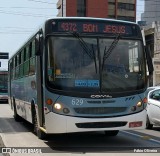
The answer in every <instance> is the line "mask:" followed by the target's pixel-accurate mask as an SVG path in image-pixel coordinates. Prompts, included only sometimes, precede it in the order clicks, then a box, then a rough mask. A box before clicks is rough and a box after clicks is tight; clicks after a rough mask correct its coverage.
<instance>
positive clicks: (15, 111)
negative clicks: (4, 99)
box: [13, 100, 22, 122]
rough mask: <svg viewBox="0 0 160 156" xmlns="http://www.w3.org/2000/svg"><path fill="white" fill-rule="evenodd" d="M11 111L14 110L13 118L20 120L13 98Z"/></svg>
mask: <svg viewBox="0 0 160 156" xmlns="http://www.w3.org/2000/svg"><path fill="white" fill-rule="evenodd" d="M13 112H14V115H13V117H14V120H15V121H17V122H19V121H22V118H21V117H20V116H19V115H18V114H17V109H16V104H15V100H13Z"/></svg>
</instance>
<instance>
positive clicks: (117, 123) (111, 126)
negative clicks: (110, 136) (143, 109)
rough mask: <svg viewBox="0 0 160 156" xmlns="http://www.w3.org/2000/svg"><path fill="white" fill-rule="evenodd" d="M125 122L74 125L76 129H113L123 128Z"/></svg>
mask: <svg viewBox="0 0 160 156" xmlns="http://www.w3.org/2000/svg"><path fill="white" fill-rule="evenodd" d="M126 124H127V122H87V123H76V126H77V127H78V128H113V127H122V126H125V125H126Z"/></svg>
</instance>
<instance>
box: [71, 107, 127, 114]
mask: <svg viewBox="0 0 160 156" xmlns="http://www.w3.org/2000/svg"><path fill="white" fill-rule="evenodd" d="M126 109H127V107H85V108H74V110H75V112H76V113H78V114H93V115H94V114H115V113H121V112H124V111H126Z"/></svg>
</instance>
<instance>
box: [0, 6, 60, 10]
mask: <svg viewBox="0 0 160 156" xmlns="http://www.w3.org/2000/svg"><path fill="white" fill-rule="evenodd" d="M0 9H36V10H41V9H42V10H53V9H57V8H36V7H22V6H20V7H0Z"/></svg>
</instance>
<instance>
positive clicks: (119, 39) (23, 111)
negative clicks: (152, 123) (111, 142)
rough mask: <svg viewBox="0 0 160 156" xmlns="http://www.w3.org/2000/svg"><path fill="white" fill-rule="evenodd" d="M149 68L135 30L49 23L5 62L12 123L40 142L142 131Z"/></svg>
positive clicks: (105, 22) (65, 20) (84, 21)
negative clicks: (23, 124) (23, 123)
mask: <svg viewBox="0 0 160 156" xmlns="http://www.w3.org/2000/svg"><path fill="white" fill-rule="evenodd" d="M150 60H151V58H150V56H149V54H148V53H147V50H146V49H145V47H144V44H143V38H142V34H141V30H140V28H139V26H138V25H137V24H136V23H132V22H126V21H119V20H112V19H103V18H89V17H86V18H80V17H62V18H53V19H48V20H46V21H45V22H44V24H43V25H42V26H41V27H40V28H39V29H38V30H37V31H36V32H35V33H34V34H33V35H32V36H31V37H30V38H29V39H28V40H27V41H26V42H25V43H24V44H23V45H22V46H21V47H20V48H19V49H18V50H17V52H16V53H15V54H14V55H13V56H12V57H11V58H10V60H9V65H8V66H9V103H10V105H11V108H12V110H13V113H14V118H15V120H16V121H19V120H20V119H21V118H24V119H25V120H27V121H29V122H30V123H32V124H33V131H34V132H35V134H36V135H37V136H38V137H39V138H40V139H43V138H44V137H45V136H46V135H47V134H60V133H74V132H93V131H103V132H104V134H106V135H109V136H116V135H117V134H118V132H119V131H120V130H135V129H144V128H145V125H146V110H145V107H146V103H147V101H146V97H145V94H144V93H145V90H146V87H147V62H148V69H149V73H152V72H153V69H152V62H151V61H150Z"/></svg>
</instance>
